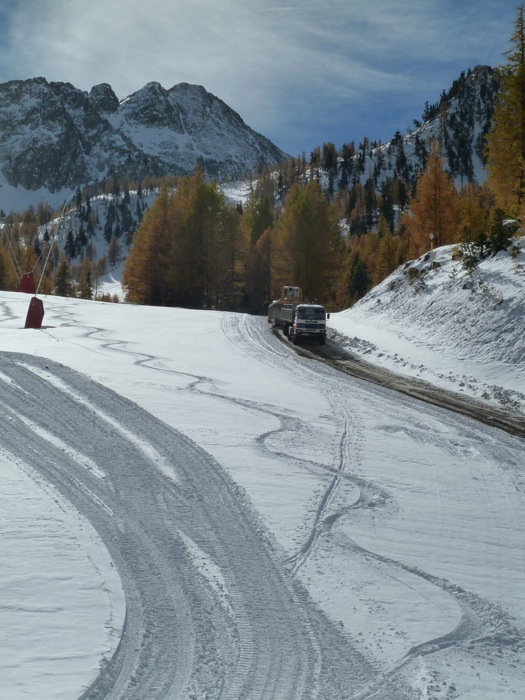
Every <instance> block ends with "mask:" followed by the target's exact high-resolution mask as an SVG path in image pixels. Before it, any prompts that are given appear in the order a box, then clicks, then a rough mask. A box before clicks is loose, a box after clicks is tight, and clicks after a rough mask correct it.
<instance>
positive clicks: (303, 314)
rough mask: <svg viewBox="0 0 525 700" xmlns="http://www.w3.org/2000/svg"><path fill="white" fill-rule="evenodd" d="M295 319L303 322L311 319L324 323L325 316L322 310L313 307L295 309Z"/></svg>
mask: <svg viewBox="0 0 525 700" xmlns="http://www.w3.org/2000/svg"><path fill="white" fill-rule="evenodd" d="M297 318H298V319H301V320H303V321H306V320H308V319H312V320H314V321H324V320H325V318H326V315H325V310H324V309H323V308H321V307H315V306H313V307H305V308H299V309H297Z"/></svg>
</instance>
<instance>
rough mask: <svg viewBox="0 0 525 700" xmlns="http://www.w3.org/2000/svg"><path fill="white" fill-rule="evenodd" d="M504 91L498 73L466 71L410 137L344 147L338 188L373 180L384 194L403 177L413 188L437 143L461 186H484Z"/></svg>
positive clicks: (480, 69)
mask: <svg viewBox="0 0 525 700" xmlns="http://www.w3.org/2000/svg"><path fill="white" fill-rule="evenodd" d="M500 89H501V73H500V71H499V70H498V69H494V68H491V67H489V66H477V67H476V68H474V69H473V70H469V71H467V72H466V73H462V74H461V75H460V77H459V78H458V79H457V80H455V81H454V82H453V83H452V85H451V87H450V88H449V89H448V91H445V90H443V92H442V94H441V96H440V99H439V100H438V101H437V102H436V103H435V104H433V105H429V104H428V102H427V104H426V105H425V108H424V110H423V114H422V119H421V120H420V119H414V128H413V129H410V130H409V131H408V132H407V133H406V134H404V135H402V134H401V133H400V132H399V131H398V132H396V134H394V136H393V137H392V139H391V140H390V141H389V142H388V143H386V144H376V143H374V142H373V141H369V142H367V143H364V142H363V143H361V144H360V145H359V148H356V149H355V154H354V152H352V149H349V148H343V159H342V162H340V164H339V165H340V167H339V168H338V172H337V177H335V178H334V180H335V184H338V185H340V184H341V180H343V181H344V182H348V186H350V187H351V186H352V185H354V184H356V183H357V182H360V183H361V184H365V183H366V182H367V181H369V180H371V181H372V182H373V183H374V186H375V188H376V189H377V190H380V189H381V187H382V186H383V185H385V183H388V182H390V181H392V180H393V179H394V178H395V177H396V176H398V177H401V178H402V179H403V180H404V181H405V182H406V183H408V184H411V185H413V184H415V182H416V180H417V177H418V173H419V172H420V171H421V169H422V168H424V166H425V163H426V159H427V157H428V155H429V153H430V150H431V146H432V144H433V143H435V142H438V143H439V144H440V147H441V154H442V156H443V157H444V158H445V161H446V169H447V170H448V171H449V172H450V174H451V175H452V176H453V178H454V179H455V181H456V183H457V185H458V187H460V186H462V185H464V184H467V183H468V182H476V183H477V184H481V183H482V182H483V180H484V179H485V175H486V172H485V165H484V156H483V150H484V143H485V135H486V134H487V132H488V130H489V128H490V122H491V119H492V115H493V113H494V104H495V101H496V99H497V96H498V94H499V92H500ZM372 136H373V135H372Z"/></svg>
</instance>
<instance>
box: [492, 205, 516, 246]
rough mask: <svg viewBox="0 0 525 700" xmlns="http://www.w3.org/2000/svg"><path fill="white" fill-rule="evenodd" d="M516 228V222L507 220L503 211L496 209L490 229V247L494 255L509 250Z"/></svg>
mask: <svg viewBox="0 0 525 700" xmlns="http://www.w3.org/2000/svg"><path fill="white" fill-rule="evenodd" d="M515 230H516V226H515V224H514V222H512V221H508V220H506V217H505V212H504V211H503V209H496V211H495V212H494V216H493V217H492V225H491V227H490V247H491V250H492V252H493V253H497V252H499V251H500V250H507V248H508V247H509V246H510V244H511V243H512V238H513V236H514V232H515Z"/></svg>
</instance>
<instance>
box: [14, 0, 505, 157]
mask: <svg viewBox="0 0 525 700" xmlns="http://www.w3.org/2000/svg"><path fill="white" fill-rule="evenodd" d="M518 4H519V3H518V0H454V1H452V0H396V1H395V2H394V1H393V0H316V1H314V0H300V2H299V1H297V0H148V1H146V0H12V1H11V2H9V3H8V2H7V1H6V0H0V82H6V81H8V80H17V79H27V78H34V77H37V76H43V77H45V78H46V79H47V80H49V81H64V82H69V83H72V84H73V85H74V86H75V87H77V88H80V89H82V90H86V91H89V90H90V89H91V87H92V86H93V85H97V84H98V83H109V84H110V85H111V86H112V88H113V89H114V91H115V93H116V94H117V97H118V98H119V99H124V98H125V97H126V96H127V95H129V94H131V93H132V92H135V91H136V90H139V89H140V88H141V87H143V86H144V85H145V84H146V83H148V82H150V81H157V82H159V83H160V84H161V85H163V87H165V88H170V87H172V86H173V85H175V84H177V83H180V82H187V83H194V84H199V85H203V86H204V87H205V88H206V89H207V90H208V91H209V92H212V93H213V94H214V95H216V96H217V97H220V98H221V99H222V100H224V102H226V103H227V104H228V105H229V106H230V107H232V108H233V109H235V110H236V111H237V112H238V113H239V114H240V115H241V117H242V118H243V119H244V121H245V122H246V123H247V124H249V125H250V126H251V127H252V128H253V129H255V130H256V131H259V132H260V133H262V134H264V135H265V136H267V137H268V138H269V139H271V140H272V141H273V142H274V143H275V144H276V145H278V146H279V147H280V148H282V149H283V150H285V151H286V152H288V153H290V154H292V155H300V154H301V153H302V152H303V151H304V152H305V153H306V154H307V156H308V155H309V153H310V151H311V150H312V149H313V148H314V147H315V146H322V144H323V143H324V142H326V141H331V142H333V143H335V145H336V146H337V147H340V146H342V144H343V143H345V142H349V141H351V140H354V141H355V142H356V144H357V143H359V142H360V141H361V140H362V138H363V136H368V137H369V138H370V139H372V140H376V139H377V140H379V139H381V141H383V142H385V141H388V140H389V139H390V137H391V136H393V134H394V133H395V131H396V129H399V130H400V131H401V132H402V133H404V132H405V131H406V130H407V129H408V128H409V127H410V126H411V125H412V122H413V120H414V119H418V118H420V117H421V113H422V111H423V108H424V104H425V101H427V100H428V102H430V103H434V102H437V100H438V99H439V96H440V94H441V92H442V90H444V89H445V90H446V89H448V88H449V87H450V85H451V83H452V81H453V80H454V79H456V78H457V77H459V75H460V73H461V72H462V71H466V70H468V68H473V67H474V66H475V65H478V64H487V65H491V66H496V65H500V64H502V63H504V57H503V52H504V51H505V50H507V49H508V47H509V36H510V35H511V33H512V31H513V22H514V20H515V18H516V12H517V7H518Z"/></svg>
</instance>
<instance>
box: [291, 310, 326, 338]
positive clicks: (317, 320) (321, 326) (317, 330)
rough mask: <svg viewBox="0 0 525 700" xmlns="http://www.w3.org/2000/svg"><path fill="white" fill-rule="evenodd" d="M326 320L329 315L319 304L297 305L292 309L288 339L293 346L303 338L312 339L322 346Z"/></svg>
mask: <svg viewBox="0 0 525 700" xmlns="http://www.w3.org/2000/svg"><path fill="white" fill-rule="evenodd" d="M328 318H330V314H327V313H326V309H325V308H324V306H321V304H298V305H297V306H296V307H295V309H294V313H293V319H292V323H291V325H290V327H289V329H288V337H289V338H290V340H291V341H292V343H293V344H294V345H297V343H299V342H300V341H301V340H303V339H305V338H312V339H314V340H317V341H318V342H319V343H320V344H321V345H324V343H325V341H326V320H327V319H328Z"/></svg>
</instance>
